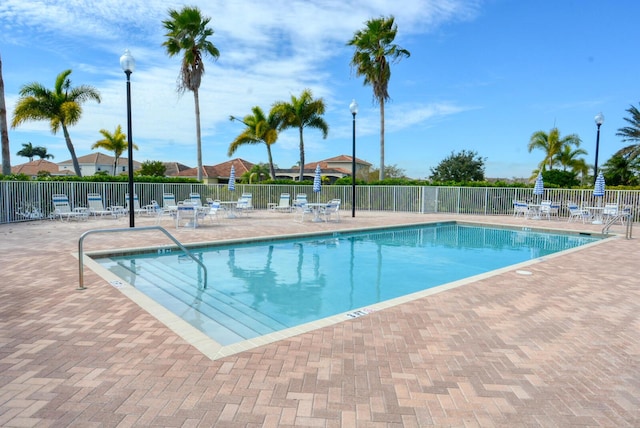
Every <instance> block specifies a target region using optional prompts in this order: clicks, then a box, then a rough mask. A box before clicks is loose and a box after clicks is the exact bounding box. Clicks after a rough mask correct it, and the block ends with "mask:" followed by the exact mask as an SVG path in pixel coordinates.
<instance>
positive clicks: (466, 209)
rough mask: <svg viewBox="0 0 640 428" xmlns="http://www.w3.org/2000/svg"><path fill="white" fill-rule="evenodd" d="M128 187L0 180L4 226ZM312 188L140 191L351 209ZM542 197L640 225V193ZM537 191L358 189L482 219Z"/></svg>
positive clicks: (364, 194) (117, 199)
mask: <svg viewBox="0 0 640 428" xmlns="http://www.w3.org/2000/svg"><path fill="white" fill-rule="evenodd" d="M127 186H128V184H127V183H87V182H49V181H2V182H0V223H12V222H18V221H29V220H34V219H40V218H48V217H49V216H50V214H51V212H52V211H53V203H52V195H53V194H56V193H64V194H66V195H67V196H68V197H69V201H70V202H71V205H72V206H73V207H80V206H87V194H88V193H99V194H100V195H102V199H103V201H104V204H105V207H108V206H112V205H119V206H124V205H126V204H125V195H126V193H127V191H128V190H127ZM312 188H313V186H311V185H261V184H236V189H235V191H234V192H231V191H229V189H228V188H227V185H226V184H217V185H216V184H214V185H211V184H182V183H180V184H157V183H135V193H136V194H137V195H138V198H139V200H140V204H141V205H147V204H150V203H151V201H152V200H155V201H158V203H159V204H160V205H162V195H163V193H173V194H174V195H175V197H176V200H177V201H180V200H183V199H187V198H188V197H189V193H191V192H197V193H200V196H201V198H202V199H203V200H205V198H212V199H219V200H237V198H238V196H239V195H240V194H242V193H243V192H248V193H252V194H253V206H254V207H255V208H256V209H265V208H266V207H267V204H268V203H269V202H278V199H279V197H280V193H285V192H286V193H290V194H291V195H292V197H295V195H296V193H306V194H307V195H308V199H309V201H310V202H315V201H316V200H320V201H327V200H330V199H334V198H338V199H340V200H341V201H342V204H341V208H342V209H343V210H348V211H351V207H352V203H353V201H352V189H351V186H323V187H322V190H321V192H320V193H318V194H316V193H314V192H313V189H312ZM544 192H545V193H544V195H542V196H541V197H540V199H550V200H552V201H554V202H557V203H559V204H560V205H561V206H562V209H561V214H565V215H566V208H565V206H566V204H567V202H575V203H577V204H578V205H590V206H593V205H597V204H598V203H601V204H604V203H605V202H611V203H616V204H618V205H619V206H620V207H623V206H629V207H631V209H632V213H633V218H634V221H639V213H638V208H640V190H606V192H605V196H604V197H603V198H602V201H598V200H597V199H596V198H595V197H594V196H593V190H591V189H545V191H544ZM537 199H538V197H537V196H534V195H533V189H531V188H495V187H436V186H358V187H357V188H356V210H358V211H362V210H366V211H393V212H416V213H436V212H437V213H455V214H479V215H508V214H511V213H512V212H513V200H525V201H536V200H537Z"/></svg>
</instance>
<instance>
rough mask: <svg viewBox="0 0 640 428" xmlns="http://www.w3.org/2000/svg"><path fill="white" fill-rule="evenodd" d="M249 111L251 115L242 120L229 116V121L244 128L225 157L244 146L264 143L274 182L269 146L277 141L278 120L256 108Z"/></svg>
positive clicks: (271, 114) (274, 116)
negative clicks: (238, 122) (235, 121)
mask: <svg viewBox="0 0 640 428" xmlns="http://www.w3.org/2000/svg"><path fill="white" fill-rule="evenodd" d="M251 111H252V112H253V114H248V115H246V116H245V117H244V118H243V119H238V118H237V117H235V116H229V120H237V121H240V122H242V123H244V124H245V125H246V128H245V130H244V131H242V133H241V134H240V135H238V136H237V137H236V138H235V140H233V141H232V142H231V144H230V145H229V151H228V152H227V155H229V156H233V154H234V153H235V152H236V150H238V148H239V147H240V146H242V145H244V144H259V143H264V144H265V145H266V146H267V156H268V158H269V174H270V175H271V179H272V180H275V179H276V170H275V168H274V166H273V157H272V156H271V145H272V144H274V143H275V142H276V140H277V139H278V126H279V125H280V119H279V117H278V115H276V114H275V113H274V112H273V111H271V112H270V113H269V116H267V117H265V115H264V112H263V111H262V109H261V108H260V107H258V106H255V107H253V108H252V109H251Z"/></svg>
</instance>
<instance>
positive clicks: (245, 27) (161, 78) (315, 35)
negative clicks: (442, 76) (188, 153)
mask: <svg viewBox="0 0 640 428" xmlns="http://www.w3.org/2000/svg"><path fill="white" fill-rule="evenodd" d="M191 4H194V5H197V6H199V7H200V8H201V10H202V12H203V14H204V15H207V16H209V17H211V24H210V25H211V26H212V27H213V28H214V30H215V35H214V36H213V38H212V41H213V43H214V44H216V46H217V47H218V48H219V50H220V52H221V56H220V59H219V61H218V62H217V63H213V62H208V63H207V64H206V67H207V68H206V69H207V71H206V75H205V77H204V79H203V83H202V87H201V94H200V98H201V112H202V131H203V136H204V138H205V139H209V140H210V141H211V144H219V145H220V146H221V147H225V148H226V146H228V143H229V141H230V137H229V135H230V134H229V133H233V132H236V133H237V131H238V130H237V128H234V127H233V125H230V124H229V123H228V116H229V115H230V114H234V115H243V114H246V113H247V112H248V111H249V109H250V107H251V106H253V105H260V106H262V107H263V108H265V109H268V108H269V107H270V105H271V104H272V103H273V102H274V101H277V100H281V99H286V98H288V96H289V95H291V94H299V93H300V92H301V91H302V89H304V88H311V89H312V90H313V92H314V95H315V96H318V97H320V96H321V97H324V98H325V100H326V102H327V104H328V106H327V107H328V112H331V111H332V110H333V109H334V103H335V102H337V101H335V100H340V102H344V100H342V98H343V94H341V93H337V91H339V90H340V87H339V85H336V81H338V77H337V76H334V75H332V71H331V69H330V68H329V67H327V63H328V62H330V61H331V60H332V59H335V58H338V57H345V58H346V57H347V56H348V55H349V54H350V50H349V48H347V47H346V46H345V43H346V41H347V40H348V39H349V38H350V37H352V35H353V33H354V31H356V30H358V29H360V28H361V27H362V26H363V23H364V21H366V20H367V19H370V18H372V17H376V16H381V15H390V14H393V15H394V16H395V17H396V20H397V22H398V25H399V28H400V29H401V31H400V39H399V40H398V42H399V43H400V44H402V40H403V39H407V38H410V37H411V36H412V35H414V34H420V33H424V32H428V31H433V30H434V29H435V28H437V27H438V26H439V25H441V24H442V23H444V22H450V21H452V20H465V19H470V18H473V16H475V14H476V13H477V12H478V7H479V2H478V1H468V0H467V1H464V0H439V1H428V0H405V1H403V2H395V3H393V4H390V2H389V1H387V0H358V1H352V2H344V1H343V0H311V1H309V0H293V1H292V0H272V1H269V2H264V1H257V0H243V1H223V0H218V1H205V0H196V1H193V2H191ZM169 7H173V8H179V7H180V6H176V4H175V3H174V2H171V1H167V0H128V1H124V0H109V1H106V0H105V1H89V0H67V1H64V2H57V1H38V2H34V1H24V0H4V1H3V2H2V4H1V5H0V30H2V34H1V35H0V41H1V42H2V44H3V45H4V44H5V43H9V44H12V45H16V44H19V45H22V46H24V47H25V48H27V47H28V46H29V45H32V44H34V43H37V44H38V45H39V46H40V47H45V48H46V49H48V50H49V51H51V52H55V53H56V54H57V55H58V56H59V58H60V63H61V64H63V65H60V67H59V70H56V73H58V72H60V71H62V70H63V69H65V68H72V69H73V70H74V74H73V75H72V78H74V81H73V83H74V84H85V83H87V84H92V85H93V86H96V87H97V88H98V89H99V90H100V92H101V93H102V97H103V101H102V103H101V104H100V105H96V104H90V103H89V104H87V105H86V106H85V110H84V115H83V120H82V121H80V122H79V123H78V125H77V126H75V127H74V129H73V131H72V132H73V133H74V136H75V137H74V138H75V141H76V144H77V149H78V150H79V151H81V152H82V151H86V150H88V149H89V147H90V145H91V144H92V143H93V142H94V141H95V140H96V139H97V138H99V134H98V130H99V129H101V128H106V129H110V130H112V129H113V128H115V126H116V125H117V124H122V125H123V126H124V125H125V120H126V118H125V117H124V114H123V109H122V106H123V105H124V103H125V100H124V91H123V85H124V76H123V74H122V72H121V71H120V70H119V67H118V65H117V58H118V57H119V56H120V55H121V54H122V51H123V49H124V48H125V47H126V48H129V49H131V51H132V53H133V55H134V56H135V58H136V61H137V63H138V68H137V70H136V72H134V74H133V75H132V90H133V94H134V99H133V108H134V113H133V119H134V122H135V129H134V139H143V140H145V141H148V142H150V143H151V144H147V145H145V146H146V147H150V146H151V145H152V146H153V149H151V148H149V149H148V150H149V151H151V150H153V151H158V150H161V149H162V147H170V146H181V145H184V146H185V147H187V146H188V147H190V148H191V147H192V146H193V141H194V139H195V130H194V125H193V116H194V113H193V97H192V96H191V94H189V93H187V94H184V96H182V97H179V96H178V95H177V94H176V92H175V89H176V78H177V75H178V67H179V61H178V59H177V58H173V59H172V58H168V57H167V56H166V55H165V53H164V51H163V48H162V46H161V43H162V41H163V40H164V36H163V33H164V30H163V28H162V24H161V21H162V20H163V19H166V17H167V10H168V9H169ZM85 52H86V53H87V55H84V53H85ZM111 64H113V65H111ZM107 65H108V66H107ZM34 73H35V72H34ZM47 73H49V74H47V75H46V76H47V77H45V78H43V80H41V81H40V82H41V83H43V84H45V85H47V86H51V85H52V83H53V79H54V77H55V75H50V74H51V73H50V72H49V71H47ZM35 76H36V77H34V78H31V77H28V78H26V80H25V81H23V82H21V83H26V82H27V81H33V80H38V75H37V74H36V75H35ZM343 78H344V76H340V77H339V79H343ZM85 79H89V80H90V81H85ZM38 81H39V80H38ZM50 83H51V85H50ZM358 85H361V82H358ZM9 98H10V99H15V97H14V96H12V94H9ZM342 107H343V106H339V108H342ZM463 109H464V108H462V107H456V106H454V105H453V104H441V105H438V104H432V105H424V106H415V105H412V106H403V105H396V106H394V111H393V113H392V114H391V115H390V116H388V122H387V123H388V125H387V126H388V129H389V130H394V129H402V128H404V127H407V126H414V125H416V124H418V123H420V122H424V121H426V120H429V119H431V118H434V117H441V116H444V115H449V114H454V113H456V112H459V111H462V110H463ZM347 119H348V117H347ZM341 123H342V122H338V123H337V124H336V127H335V129H336V131H337V132H338V135H339V134H340V133H341V132H340V131H341V129H340V126H342V125H341ZM374 123H375V121H374ZM347 125H348V122H347V121H345V122H344V129H345V131H346V129H347ZM43 128H44V129H48V128H47V127H46V126H44V124H35V123H34V124H25V125H24V126H21V128H20V131H38V132H42V131H43ZM362 131H363V132H368V131H367V130H366V128H365V129H363V130H362ZM371 132H372V133H373V132H374V131H373V129H372V130H371ZM344 133H345V134H346V132H344ZM295 140H296V139H295V138H293V137H290V136H284V135H283V136H281V139H280V140H279V146H280V147H281V148H283V149H285V150H291V151H296V150H297V144H296V143H295ZM225 152H226V150H225Z"/></svg>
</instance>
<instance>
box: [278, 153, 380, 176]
mask: <svg viewBox="0 0 640 428" xmlns="http://www.w3.org/2000/svg"><path fill="white" fill-rule="evenodd" d="M352 159H353V157H352V156H348V155H339V156H335V157H332V158H329V159H325V160H321V161H318V162H311V163H307V164H305V165H304V179H305V180H313V177H314V175H315V170H316V165H318V164H320V170H321V171H322V176H323V177H327V178H329V180H330V181H331V182H332V183H333V182H334V181H336V180H337V179H339V178H342V177H350V176H351V166H352V165H351V164H352ZM369 168H371V164H370V163H369V162H367V161H364V160H362V159H358V158H356V176H357V177H358V178H359V179H366V178H367V177H368V176H369ZM276 176H277V177H278V178H290V179H292V180H297V179H298V177H299V176H300V170H299V169H298V168H290V169H277V170H276Z"/></svg>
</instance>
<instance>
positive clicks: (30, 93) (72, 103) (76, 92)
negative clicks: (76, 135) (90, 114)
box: [11, 70, 100, 177]
mask: <svg viewBox="0 0 640 428" xmlns="http://www.w3.org/2000/svg"><path fill="white" fill-rule="evenodd" d="M70 74H71V70H65V71H63V72H62V73H60V74H58V76H57V77H56V82H55V85H54V88H53V91H51V90H49V89H47V88H45V87H44V86H42V85H41V84H40V83H29V84H27V85H24V86H23V87H22V88H20V98H18V102H17V104H16V108H15V109H14V111H13V121H12V122H11V127H12V128H15V127H16V126H18V125H20V124H21V123H23V122H26V121H29V120H48V121H49V124H50V126H51V132H52V133H53V134H56V133H57V132H58V130H59V129H60V128H62V132H63V134H64V139H65V141H66V143H67V149H69V153H70V154H71V160H72V161H73V169H74V170H75V172H76V175H77V176H78V177H82V172H81V171H80V164H79V163H78V158H77V157H76V151H75V149H74V147H73V143H72V142H71V137H70V136H69V131H68V130H67V127H68V126H71V125H75V124H76V123H78V121H79V120H80V117H81V116H82V103H84V102H85V101H88V100H94V101H97V102H98V103H99V102H100V93H99V92H98V90H97V89H95V88H94V87H92V86H89V85H80V86H78V87H75V88H72V87H71V79H69V75H70Z"/></svg>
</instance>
